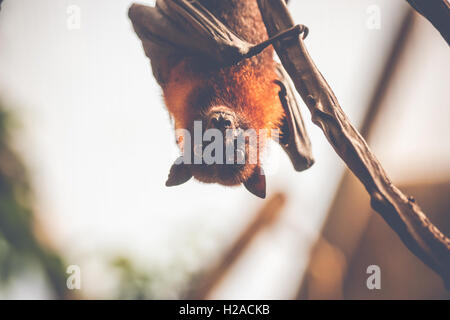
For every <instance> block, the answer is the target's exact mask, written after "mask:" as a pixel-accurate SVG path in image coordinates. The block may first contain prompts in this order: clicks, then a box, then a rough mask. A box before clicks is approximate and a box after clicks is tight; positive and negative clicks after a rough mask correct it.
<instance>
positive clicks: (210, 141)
mask: <svg viewBox="0 0 450 320" xmlns="http://www.w3.org/2000/svg"><path fill="white" fill-rule="evenodd" d="M272 69H273V66H271V62H270V61H269V62H267V63H266V65H264V64H260V63H259V62H258V61H252V60H248V61H244V62H242V63H240V64H238V65H234V66H229V67H222V68H217V67H214V66H211V67H210V68H209V67H207V64H205V62H204V61H200V60H199V59H196V58H195V57H193V58H188V59H182V60H181V61H180V62H179V63H178V64H177V65H176V66H175V67H173V68H172V71H171V75H170V76H169V78H168V81H167V85H166V86H164V87H163V92H164V98H165V102H166V106H167V108H168V110H169V113H170V114H171V115H172V117H173V118H174V122H175V129H176V135H177V142H178V145H179V146H180V149H181V150H182V152H183V154H184V155H185V159H184V160H185V161H184V164H185V170H183V172H184V173H186V172H187V171H189V172H190V174H191V175H192V176H193V177H194V178H196V179H197V180H199V181H201V182H205V183H219V184H223V185H228V186H232V185H239V184H241V183H244V185H245V184H246V183H247V181H249V180H251V179H250V178H252V177H253V178H254V179H253V180H256V181H257V182H261V180H262V179H263V178H264V176H263V175H262V174H261V169H260V155H261V153H262V150H263V148H264V146H265V144H266V139H267V137H268V135H270V134H272V132H273V130H274V129H277V128H278V127H279V124H280V123H281V118H282V117H283V108H282V106H281V103H280V101H279V97H278V92H279V87H278V86H277V85H276V84H275V83H274V80H275V79H276V74H275V72H274V71H273V70H272ZM180 75H183V76H180ZM180 132H181V134H180ZM195 160H197V161H195ZM169 180H170V178H169Z"/></svg>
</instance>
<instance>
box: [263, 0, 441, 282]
mask: <svg viewBox="0 0 450 320" xmlns="http://www.w3.org/2000/svg"><path fill="white" fill-rule="evenodd" d="M258 4H259V9H260V11H261V14H262V17H263V20H264V23H265V25H266V28H267V31H268V33H269V36H273V35H274V34H278V33H279V32H281V31H283V30H286V29H288V28H291V27H292V26H293V25H294V23H293V21H292V18H291V16H290V14H289V12H288V9H287V7H286V5H285V3H284V1H283V0H258ZM274 47H275V50H276V51H277V54H278V56H279V57H280V60H281V62H282V63H283V66H284V67H285V69H286V71H287V72H288V73H289V75H290V77H291V78H292V80H293V82H294V84H295V87H296V89H297V91H298V92H299V93H300V95H301V97H302V99H303V100H304V101H305V103H306V105H307V106H308V108H309V110H310V112H311V115H312V121H313V122H314V123H315V124H316V125H318V126H319V127H320V128H321V129H322V130H323V132H324V134H325V136H326V137H327V139H328V141H329V142H330V144H331V145H332V146H333V148H334V150H335V151H336V153H337V154H338V155H339V156H340V157H341V158H342V160H344V162H345V163H346V164H347V166H348V168H349V169H350V170H351V171H352V172H353V173H354V174H355V175H356V176H357V177H358V179H359V180H360V181H361V182H362V183H363V185H364V186H365V188H366V190H367V192H368V193H369V195H370V197H371V205H372V207H373V209H374V210H376V211H377V212H378V213H379V214H380V215H381V216H382V217H383V218H384V220H385V221H386V222H387V223H388V224H389V225H390V226H391V228H392V229H393V230H394V231H395V232H396V233H397V234H398V235H399V237H400V238H401V239H402V241H403V242H404V243H405V245H406V246H407V247H408V248H409V250H411V252H413V253H414V254H415V255H416V256H417V257H418V258H420V259H421V260H422V261H423V262H424V263H425V264H427V265H428V266H429V267H430V268H432V269H433V270H435V271H436V272H437V273H438V274H439V275H440V276H441V277H442V278H443V280H444V283H445V284H446V286H447V288H450V239H448V238H447V237H445V236H444V235H443V234H442V233H441V232H440V231H439V230H438V229H437V228H436V227H435V226H434V225H433V224H432V223H431V222H430V221H429V220H428V218H427V217H426V215H425V214H424V213H423V212H422V210H421V209H420V207H419V206H418V205H417V204H416V203H415V200H414V199H413V198H412V197H409V198H408V197H407V196H405V195H404V194H403V193H402V192H401V191H400V190H399V189H398V188H396V187H395V186H394V185H393V184H392V182H391V181H390V180H389V178H388V177H387V175H386V173H385V171H384V169H383V168H382V167H381V164H380V163H379V162H378V160H377V159H376V157H375V155H374V154H373V153H372V151H371V150H370V149H369V146H368V145H367V143H366V141H365V140H364V138H363V137H362V136H361V135H360V134H359V133H358V131H357V130H356V129H355V128H354V127H353V125H352V124H351V123H350V121H349V119H348V118H347V116H346V115H345V113H344V112H343V110H342V109H341V107H340V106H339V103H338V101H337V99H336V97H335V96H334V93H333V91H332V90H331V88H330V87H329V85H328V83H327V82H326V81H325V79H324V77H323V76H322V74H321V73H320V71H319V70H318V69H317V67H316V66H315V64H314V62H313V61H312V59H311V57H310V56H309V53H308V51H307V49H306V47H305V44H304V42H303V39H301V38H297V39H290V40H286V41H283V42H278V43H275V44H274Z"/></svg>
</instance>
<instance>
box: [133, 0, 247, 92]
mask: <svg viewBox="0 0 450 320" xmlns="http://www.w3.org/2000/svg"><path fill="white" fill-rule="evenodd" d="M128 15H129V17H130V19H131V21H132V23H133V27H134V30H135V31H136V33H137V35H138V36H139V38H140V39H141V41H142V43H143V46H144V50H145V54H146V55H147V56H148V57H149V58H150V60H151V64H152V69H153V74H154V76H155V78H156V80H157V81H158V82H159V83H160V84H163V83H164V80H165V79H164V76H165V74H166V72H165V69H164V68H165V66H164V63H163V61H164V59H167V58H168V57H170V56H171V55H176V54H177V53H178V54H180V52H181V53H182V54H183V55H186V54H194V55H204V56H206V57H207V58H209V59H212V60H213V61H215V62H217V63H218V64H232V63H235V62H237V61H239V60H241V59H242V58H243V57H244V56H245V55H246V54H247V53H248V52H249V50H250V49H251V48H252V47H253V45H252V44H250V43H248V42H246V41H244V40H242V39H240V38H239V37H238V36H236V35H235V34H234V33H233V32H231V31H230V30H229V29H228V28H227V27H226V26H225V25H224V24H223V23H222V22H220V21H219V20H218V19H217V18H216V17H214V15H212V14H211V13H210V12H209V11H208V10H207V9H206V8H204V7H203V6H202V5H201V4H200V3H199V2H198V1H195V0H194V1H192V0H157V1H156V5H155V7H149V6H144V5H138V4H133V5H132V6H131V7H130V9H129V13H128Z"/></svg>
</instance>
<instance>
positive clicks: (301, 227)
mask: <svg viewBox="0 0 450 320" xmlns="http://www.w3.org/2000/svg"><path fill="white" fill-rule="evenodd" d="M140 2H141V3H151V2H152V1H140ZM291 2H292V4H291V12H292V14H293V17H294V20H295V21H297V22H299V23H302V24H305V25H307V26H308V27H309V28H310V35H309V37H308V39H307V45H308V48H309V49H310V53H311V55H312V57H313V58H314V60H315V61H316V63H317V65H318V67H319V68H320V69H321V71H322V73H323V74H324V76H325V78H326V79H327V81H328V82H329V84H330V85H331V87H332V88H333V90H334V92H335V94H336V96H337V97H338V99H339V101H340V103H341V105H342V106H343V108H344V110H345V112H346V113H347V114H348V115H349V117H350V118H351V119H352V120H353V122H354V123H355V124H358V123H359V121H360V118H361V117H362V115H363V112H364V108H365V107H366V106H367V102H368V98H369V96H370V93H371V92H372V90H373V86H374V85H375V84H374V79H377V76H378V75H379V72H381V67H382V66H383V62H384V59H385V57H386V50H387V48H388V47H389V45H390V41H391V39H392V36H393V34H395V32H391V31H392V30H396V29H397V26H398V24H399V22H400V16H401V13H402V12H403V11H402V10H404V9H405V8H406V7H407V6H406V4H404V3H403V2H404V1H396V2H395V3H393V1H388V0H383V1H381V0H373V1H362V0H347V1H334V0H321V1H318V0H314V1H302V2H298V1H291ZM131 3H132V1H126V0H115V1H107V0H97V1H88V0H71V1H65V0H58V1H56V0H40V1H35V0H14V1H12V0H5V1H4V4H3V8H2V11H1V12H0V44H1V47H0V70H1V72H0V94H1V97H2V99H4V100H6V101H8V103H9V104H10V105H11V106H12V107H13V108H14V109H15V111H16V112H17V114H18V116H19V119H20V120H21V122H22V124H23V126H22V128H21V131H20V135H18V137H17V142H18V148H19V150H20V151H21V152H22V154H23V156H24V158H25V160H26V162H27V164H28V165H29V167H30V168H31V171H32V178H33V184H34V186H35V192H36V195H37V199H38V207H39V213H40V217H41V220H42V223H43V225H44V226H45V227H46V228H47V229H48V230H49V232H50V234H51V238H52V240H53V241H54V242H55V243H56V245H57V247H58V248H59V249H60V250H61V252H62V253H63V254H65V255H66V256H67V257H69V261H68V262H69V263H70V264H77V265H80V266H81V268H82V272H83V277H85V278H84V282H83V283H84V287H83V290H84V291H83V294H85V295H87V296H93V297H108V296H107V294H108V293H107V292H108V290H109V288H110V285H109V284H108V277H107V276H105V274H104V273H103V269H102V267H101V266H99V264H98V260H99V259H103V258H104V257H108V254H109V253H113V252H117V251H118V252H122V253H124V254H127V255H129V256H131V257H132V258H134V259H136V260H137V261H140V262H141V263H142V265H152V264H160V265H164V264H165V263H167V262H168V261H169V262H170V261H172V260H173V259H175V258H176V257H177V256H178V255H179V254H184V255H185V256H186V255H187V256H188V257H190V258H192V257H194V261H193V263H194V264H197V265H198V264H203V263H207V261H197V260H198V258H195V257H196V256H195V255H194V254H193V255H191V256H189V252H190V251H189V250H190V248H189V246H188V245H186V243H188V242H192V241H193V242H195V243H196V246H198V247H199V248H200V249H199V250H200V251H201V252H203V253H204V254H203V256H204V255H211V254H213V252H215V251H217V250H216V249H217V248H222V247H224V246H226V244H227V243H229V242H230V241H231V240H232V239H233V237H234V235H236V234H238V232H239V230H241V229H242V228H243V227H244V226H245V223H246V222H247V221H249V220H250V219H251V218H252V217H251V216H250V215H249V213H251V212H253V211H254V209H256V208H258V207H259V206H260V205H262V204H263V200H259V199H257V198H255V197H254V196H252V195H250V194H249V193H248V192H247V191H246V190H245V189H243V188H225V187H222V186H217V185H202V184H200V183H198V182H194V181H190V182H189V183H187V184H185V185H183V186H180V187H177V188H173V189H172V188H171V189H168V188H166V187H164V182H165V179H166V178H167V173H168V170H169V168H170V165H171V161H173V159H174V158H175V155H176V153H175V152H174V150H175V146H174V138H173V130H172V127H171V124H170V122H169V117H168V114H167V112H166V110H165V108H164V105H163V103H162V99H161V93H160V89H159V87H158V86H157V84H156V82H155V80H154V79H153V77H152V74H151V69H150V66H149V62H148V60H147V59H146V57H145V56H144V52H143V50H142V47H141V43H140V42H139V40H138V39H137V37H136V36H135V34H134V32H133V30H132V28H131V24H130V22H129V20H128V18H127V9H128V7H129V6H130V4H131ZM69 5H77V6H79V8H80V9H81V28H80V29H79V30H68V28H67V26H66V24H67V18H68V15H67V13H66V10H67V7H68V6H69ZM370 5H377V6H378V7H379V8H380V10H381V29H380V30H369V29H368V28H367V27H366V22H367V19H368V17H369V16H368V14H367V12H366V10H367V8H368V7H369V6H370ZM424 25H425V24H424ZM424 30H425V31H423V32H425V33H424V35H425V37H424V38H426V39H428V37H429V38H430V39H431V40H426V41H429V42H430V43H431V44H430V46H431V45H433V44H434V43H436V42H439V41H441V42H442V43H443V45H445V44H444V42H443V40H440V39H439V35H436V34H435V32H434V30H432V29H431V28H427V26H425V27H424ZM427 43H428V42H427ZM443 45H440V47H439V50H441V51H439V52H442V50H445V49H442V47H443ZM438 46H439V45H438ZM444 48H445V47H444ZM421 49H422V50H425V49H423V48H422V47H420V48H418V50H421ZM426 52H427V53H426V54H425V57H426V59H425V61H422V62H423V63H422V64H421V69H420V70H416V71H413V73H412V74H411V75H410V77H412V78H414V79H415V78H416V77H418V75H421V76H424V77H425V79H422V80H424V81H425V80H426V81H429V82H432V81H433V78H435V75H434V74H430V73H427V70H428V68H432V67H434V69H433V70H435V69H437V70H438V71H439V70H442V69H444V70H447V71H448V70H449V67H450V66H449V59H445V55H448V51H447V52H445V51H444V52H445V53H439V60H434V59H435V58H433V56H432V54H431V53H430V51H429V50H428V51H426ZM442 60H444V61H442ZM437 61H440V62H439V63H441V62H443V63H444V65H442V68H439V67H438V68H436V65H438V62H437ZM438 71H436V72H438ZM414 72H415V73H414ZM439 76H440V77H446V78H445V79H446V81H445V82H441V84H439V85H438V86H436V87H435V88H434V87H433V89H435V90H441V91H442V90H444V91H443V92H440V93H441V94H444V96H445V95H446V91H445V90H446V89H447V87H448V80H449V77H448V76H446V75H444V74H443V72H442V74H439ZM422 82H423V81H422ZM414 83H415V81H412V82H411V86H412V87H409V90H412V91H411V94H407V96H408V97H411V99H413V100H412V101H409V100H411V99H409V100H406V101H408V104H407V106H409V105H410V104H411V106H412V105H414V103H416V102H417V101H418V100H417V99H416V98H415V95H413V94H412V93H413V91H414V92H416V90H418V88H417V87H414ZM433 83H434V82H433ZM422 86H423V88H424V89H423V90H422V91H420V99H422V100H420V101H423V99H425V98H426V97H429V95H430V94H429V93H427V91H426V89H430V86H429V85H428V86H424V85H423V84H422V85H421V87H420V88H422ZM404 96H405V95H404V94H403V95H402V96H401V97H399V98H398V99H397V100H395V99H394V100H392V101H393V102H392V104H395V105H396V106H397V105H400V104H401V102H402V101H405V100H402V99H403V97H404ZM447 98H448V93H447ZM436 99H437V100H436V101H435V104H434V107H436V108H438V110H441V109H442V102H441V101H442V98H439V97H438V98H436ZM439 99H441V100H439ZM447 101H448V100H447ZM436 103H437V104H436ZM439 103H440V104H439ZM302 106H303V114H304V116H305V120H306V122H307V124H308V128H309V133H310V135H311V139H312V143H313V151H314V155H315V158H316V164H315V165H314V166H313V168H311V169H310V170H308V171H307V172H304V173H295V172H294V170H293V169H292V167H291V165H290V163H289V162H288V159H287V157H286V156H285V155H284V154H282V153H281V150H280V149H279V148H278V147H275V148H273V152H272V157H271V158H270V160H271V163H272V164H277V163H278V166H277V168H278V169H277V170H275V172H273V173H272V174H270V175H269V176H268V193H269V196H270V194H271V193H272V192H274V191H276V190H280V189H281V190H284V191H286V192H287V193H288V196H289V200H290V201H289V205H288V208H287V209H286V211H285V212H284V215H283V218H282V219H281V221H280V223H279V225H277V226H275V227H274V228H273V230H270V231H268V232H266V233H264V234H263V235H261V237H260V238H259V239H258V241H257V242H255V243H254V244H253V246H252V248H251V250H249V253H248V254H247V255H246V256H245V257H244V258H243V259H242V261H240V262H239V263H238V264H237V265H236V267H235V268H234V271H233V273H232V275H231V276H230V278H229V280H228V281H226V282H225V283H224V285H223V286H222V287H221V288H219V290H218V291H217V292H216V295H215V297H217V298H256V299H257V298H263V299H264V298H290V297H292V294H293V293H294V292H295V290H296V289H297V286H298V282H299V280H300V277H301V271H302V270H303V268H304V267H305V263H306V262H307V254H308V250H309V247H310V244H311V242H312V241H313V240H314V239H315V237H316V236H317V232H318V231H319V230H320V226H321V224H322V222H323V219H324V217H325V213H326V211H327V208H328V206H329V202H330V199H331V198H332V196H333V191H334V188H335V186H336V183H337V181H338V179H339V177H340V174H341V170H342V168H343V165H342V164H341V162H340V160H339V159H338V158H337V156H336V155H335V153H334V151H333V150H332V149H331V147H330V146H329V144H328V143H327V142H326V141H325V139H324V136H323V134H322V133H321V131H320V130H319V129H318V128H316V127H313V126H312V124H311V121H310V115H309V113H308V112H307V109H306V107H304V105H303V104H302ZM407 106H403V107H404V108H405V107H407ZM430 107H432V106H430ZM447 107H448V103H447ZM439 108H441V109H439ZM396 112H398V113H400V112H401V111H400V109H397V111H396ZM448 113H449V111H448V108H447V111H446V113H445V115H446V118H445V117H444V118H443V117H438V119H439V121H440V122H438V123H436V122H433V123H434V125H433V128H432V129H431V130H435V131H436V130H438V131H439V130H446V131H445V132H446V133H447V134H448V128H447V127H448V119H449V118H448V115H449V114H448ZM402 115H403V113H402ZM426 115H429V112H428V111H426V110H424V109H423V110H422V111H421V112H420V117H419V119H420V118H421V117H422V116H426ZM399 117H400V116H396V117H394V118H395V119H398V118H399ZM406 119H408V120H406ZM415 119H416V120H417V117H416V118H415ZM433 119H435V118H433ZM433 119H429V120H430V121H432V120H433ZM416 120H411V119H409V118H404V122H402V125H404V126H405V127H406V128H407V127H408V126H410V124H409V123H410V122H409V121H412V123H415V122H414V121H416ZM393 126H394V124H392V123H391V124H390V125H389V127H388V128H389V129H393ZM433 132H434V131H433ZM439 132H440V131H439ZM440 133H441V132H440ZM436 134H437V132H436ZM417 136H421V135H420V134H417ZM400 138H401V139H403V140H405V139H406V140H407V138H408V137H402V136H400ZM388 139H389V137H388ZM374 140H375V142H377V141H378V142H377V143H378V145H377V149H380V150H382V149H383V148H382V147H380V146H379V145H380V143H381V145H383V143H382V141H386V139H385V138H383V136H381V138H378V140H377V139H376V137H374ZM380 141H381V142H380ZM422 142H423V141H422ZM432 143H435V144H436V148H437V150H440V146H441V145H442V143H444V144H445V146H446V149H445V150H446V152H447V154H446V157H447V158H446V159H449V158H450V155H449V154H448V152H450V151H449V150H450V148H449V142H447V141H446V140H443V141H439V140H438V141H434V142H432ZM392 145H393V146H394V145H395V144H392ZM395 146H397V145H395ZM402 146H404V145H403V144H402ZM414 147H415V146H414V145H412V146H406V145H405V147H404V148H403V149H404V150H405V152H406V153H407V154H409V153H410V152H414V151H415V148H414ZM403 149H402V150H403ZM391 151H392V150H391ZM380 152H381V151H380ZM390 155H392V153H391V154H389V153H387V152H386V153H384V154H382V156H383V158H384V159H383V160H386V161H388V162H389V159H391V158H392V157H391V156H390ZM394 158H395V157H394ZM277 159H278V160H277ZM421 159H422V160H423V158H421ZM419 160H420V159H419ZM424 161H425V160H424ZM416 162H417V161H416ZM447 162H448V161H446V163H447ZM420 165H421V162H420V161H419V166H420ZM388 166H392V167H393V168H395V163H394V162H392V164H391V162H389V163H388ZM400 167H401V166H400ZM388 171H389V170H388ZM319 194H320V197H319ZM192 238H194V239H192ZM174 257H175V258H174Z"/></svg>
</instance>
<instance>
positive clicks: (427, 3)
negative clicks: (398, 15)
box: [406, 0, 450, 45]
mask: <svg viewBox="0 0 450 320" xmlns="http://www.w3.org/2000/svg"><path fill="white" fill-rule="evenodd" d="M406 1H408V3H409V4H410V5H411V7H413V8H414V9H415V10H416V11H417V12H419V13H420V14H421V15H422V16H424V17H425V18H427V19H428V20H429V21H430V22H431V24H432V25H433V26H434V27H435V28H436V29H437V30H438V31H439V32H440V33H441V35H442V37H444V39H445V41H447V43H448V44H449V45H450V3H449V2H448V0H406Z"/></svg>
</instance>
